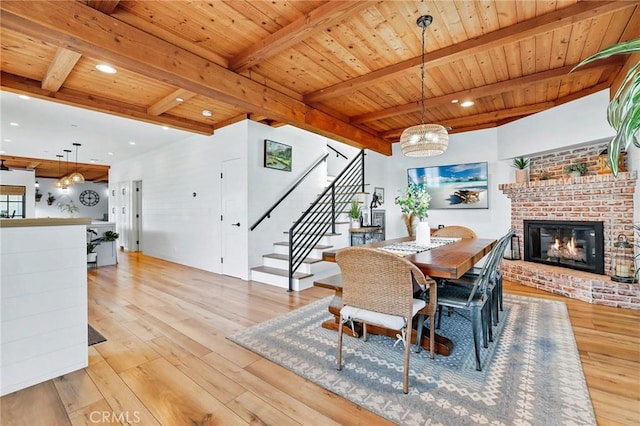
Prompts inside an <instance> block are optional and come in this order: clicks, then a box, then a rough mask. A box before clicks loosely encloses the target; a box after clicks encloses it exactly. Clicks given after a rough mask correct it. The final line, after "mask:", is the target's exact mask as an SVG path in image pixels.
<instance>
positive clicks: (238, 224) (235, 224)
mask: <svg viewBox="0 0 640 426" xmlns="http://www.w3.org/2000/svg"><path fill="white" fill-rule="evenodd" d="M231 226H240V222H238V223H232V224H231Z"/></svg>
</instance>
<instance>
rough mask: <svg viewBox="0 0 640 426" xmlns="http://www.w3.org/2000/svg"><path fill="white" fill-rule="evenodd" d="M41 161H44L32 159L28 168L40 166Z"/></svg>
mask: <svg viewBox="0 0 640 426" xmlns="http://www.w3.org/2000/svg"><path fill="white" fill-rule="evenodd" d="M41 163H42V162H41V161H39V160H38V161H32V162H30V163H29V164H27V169H28V170H33V169H35V168H36V167H38V166H39V165H40V164H41Z"/></svg>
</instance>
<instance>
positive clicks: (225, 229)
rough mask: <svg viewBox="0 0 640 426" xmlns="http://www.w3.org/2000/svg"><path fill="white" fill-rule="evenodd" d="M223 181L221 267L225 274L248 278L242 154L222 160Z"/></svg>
mask: <svg viewBox="0 0 640 426" xmlns="http://www.w3.org/2000/svg"><path fill="white" fill-rule="evenodd" d="M221 170H222V174H221V179H222V181H221V185H220V214H221V217H220V219H221V232H220V234H221V238H220V243H221V247H220V254H221V258H220V262H221V265H220V270H221V273H222V274H223V275H229V276H232V277H237V278H241V279H247V278H248V276H247V255H246V253H247V235H246V234H247V229H248V227H247V223H245V222H246V221H245V214H244V212H245V211H246V206H245V203H244V201H243V200H244V194H245V190H244V189H243V188H240V187H239V185H241V182H244V181H245V180H246V177H245V176H243V170H244V169H243V167H242V163H241V161H240V159H239V158H236V159H233V160H227V161H223V162H222V167H221Z"/></svg>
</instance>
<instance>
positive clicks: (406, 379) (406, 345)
mask: <svg viewBox="0 0 640 426" xmlns="http://www.w3.org/2000/svg"><path fill="white" fill-rule="evenodd" d="M408 324H409V325H408V326H407V332H406V333H405V340H404V377H403V380H402V391H403V392H404V393H409V354H410V352H411V350H410V349H411V335H412V334H413V327H411V321H409V322H408Z"/></svg>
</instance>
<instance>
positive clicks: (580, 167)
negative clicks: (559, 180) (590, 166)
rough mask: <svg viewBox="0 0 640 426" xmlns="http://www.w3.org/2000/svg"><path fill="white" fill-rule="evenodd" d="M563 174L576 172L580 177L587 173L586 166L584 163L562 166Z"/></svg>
mask: <svg viewBox="0 0 640 426" xmlns="http://www.w3.org/2000/svg"><path fill="white" fill-rule="evenodd" d="M564 172H565V173H567V174H571V173H575V172H577V173H580V175H583V174H585V173H587V165H586V164H585V163H575V164H567V165H566V166H564Z"/></svg>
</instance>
